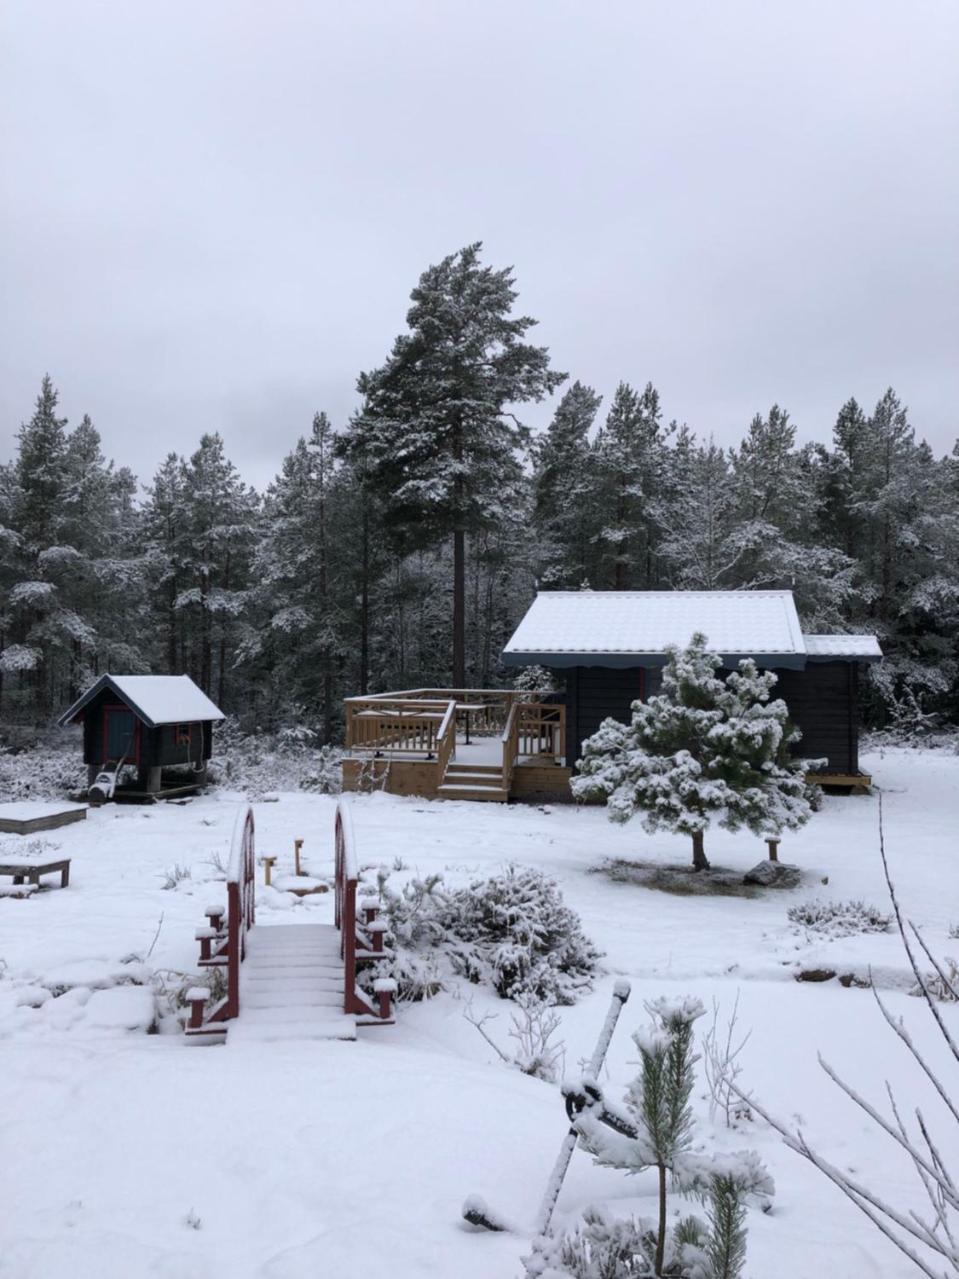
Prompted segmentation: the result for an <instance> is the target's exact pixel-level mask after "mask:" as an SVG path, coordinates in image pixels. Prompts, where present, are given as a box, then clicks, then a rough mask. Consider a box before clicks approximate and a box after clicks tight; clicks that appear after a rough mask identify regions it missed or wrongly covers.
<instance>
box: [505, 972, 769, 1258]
mask: <svg viewBox="0 0 959 1279" xmlns="http://www.w3.org/2000/svg"><path fill="white" fill-rule="evenodd" d="M646 1011H647V1012H648V1013H649V1016H650V1024H649V1026H648V1027H646V1028H644V1029H642V1030H638V1031H636V1032H635V1033H634V1035H633V1042H634V1043H635V1045H636V1047H637V1049H638V1050H639V1064H640V1070H639V1074H638V1075H637V1076H636V1077H635V1078H634V1079H633V1080H632V1082H631V1083H630V1085H629V1088H628V1090H627V1092H626V1097H625V1106H624V1107H623V1108H616V1107H613V1106H611V1105H610V1104H609V1103H608V1102H606V1100H605V1099H604V1097H603V1094H602V1090H601V1089H600V1087H599V1085H598V1083H597V1081H596V1080H591V1079H584V1080H583V1081H582V1083H581V1084H579V1085H572V1084H568V1085H565V1086H564V1091H565V1092H566V1095H567V1103H568V1104H569V1100H570V1098H571V1097H575V1098H576V1099H577V1102H578V1105H577V1106H576V1108H575V1109H574V1112H573V1113H574V1118H573V1127H574V1129H575V1131H576V1132H577V1133H578V1134H579V1137H580V1141H581V1144H582V1145H583V1146H584V1147H585V1149H586V1150H588V1151H589V1152H590V1153H591V1154H592V1156H593V1158H594V1160H595V1161H596V1163H597V1164H600V1165H602V1166H603V1167H608V1168H619V1169H622V1170H623V1171H625V1172H627V1173H630V1174H636V1173H642V1172H645V1171H646V1170H648V1169H650V1170H651V1169H654V1170H655V1171H656V1177H657V1200H658V1209H659V1211H658V1214H657V1219H656V1220H655V1221H654V1222H650V1221H646V1220H644V1219H643V1218H640V1219H638V1220H637V1219H633V1218H629V1219H626V1220H619V1221H617V1222H615V1223H614V1222H612V1221H611V1220H610V1219H608V1218H607V1217H605V1216H604V1215H603V1214H602V1213H599V1212H596V1211H595V1210H592V1211H590V1212H587V1213H586V1214H584V1222H583V1225H582V1226H581V1227H579V1228H578V1229H576V1230H574V1231H572V1232H570V1233H568V1234H566V1235H561V1236H560V1237H558V1238H556V1239H548V1238H547V1239H545V1240H539V1241H537V1245H536V1246H535V1247H534V1252H533V1255H532V1256H530V1257H528V1258H524V1260H525V1261H526V1271H527V1274H528V1275H529V1276H530V1277H531V1279H532V1276H533V1275H543V1274H551V1275H552V1274H555V1275H557V1276H559V1275H571V1276H575V1279H599V1277H600V1276H602V1277H604V1279H605V1276H607V1275H608V1276H610V1279H613V1277H614V1276H619V1275H627V1274H628V1275H635V1276H637V1277H638V1279H647V1277H648V1279H659V1277H661V1276H666V1275H669V1276H675V1279H693V1276H695V1279H740V1276H741V1275H742V1268H743V1265H744V1264H745V1258H746V1230H745V1202H746V1199H747V1197H748V1196H753V1197H755V1198H756V1199H758V1200H759V1201H760V1202H763V1201H766V1202H768V1201H769V1200H770V1199H771V1197H772V1195H773V1194H774V1193H775V1186H774V1184H773V1180H772V1178H771V1177H770V1176H769V1173H768V1172H767V1171H766V1169H765V1168H764V1167H763V1165H762V1163H761V1162H760V1161H759V1158H758V1156H757V1155H756V1154H755V1153H754V1152H752V1151H738V1152H735V1153H733V1154H721V1153H718V1152H717V1153H699V1152H698V1151H697V1152H694V1151H693V1150H692V1144H693V1112H692V1106H691V1104H690V1099H691V1096H692V1090H693V1086H694V1083H695V1069H694V1068H695V1064H696V1062H697V1061H698V1060H699V1058H698V1057H697V1056H696V1054H695V1052H694V1048H693V1040H694V1032H693V1027H694V1024H695V1022H696V1021H697V1020H698V1019H699V1018H700V1017H701V1016H702V1015H703V1012H704V1008H703V1005H702V1003H701V1002H700V1000H698V999H695V998H693V997H691V996H686V997H684V998H680V999H664V998H660V999H656V1000H653V1001H651V1002H650V1003H648V1004H647V1005H646ZM698 1144H699V1143H698V1142H697V1145H698ZM670 1178H671V1181H672V1187H673V1189H674V1190H676V1191H678V1192H679V1193H681V1194H685V1195H691V1196H694V1197H696V1198H698V1199H699V1200H700V1201H702V1202H703V1203H705V1204H706V1206H707V1210H708V1222H703V1221H702V1220H701V1219H700V1218H698V1217H696V1216H693V1215H690V1216H687V1217H682V1218H680V1219H679V1220H677V1221H676V1223H675V1225H674V1226H672V1228H670V1227H669V1225H668V1191H669V1179H670Z"/></svg>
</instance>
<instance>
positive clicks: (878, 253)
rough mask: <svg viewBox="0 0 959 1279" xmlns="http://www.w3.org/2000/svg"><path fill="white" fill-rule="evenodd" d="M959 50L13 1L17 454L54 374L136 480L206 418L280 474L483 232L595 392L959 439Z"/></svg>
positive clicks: (1, 149) (265, 475)
mask: <svg viewBox="0 0 959 1279" xmlns="http://www.w3.org/2000/svg"><path fill="white" fill-rule="evenodd" d="M957 67H959V4H957V3H956V2H955V0H943V2H942V3H924V2H923V0H897V3H893V4H890V3H885V2H884V0H864V2H862V3H856V2H855V0H841V2H840V0H828V2H824V3H816V2H814V0H801V3H785V2H782V0H777V2H776V3H771V2H770V0H759V2H757V3H747V2H744V0H722V2H721V3H716V2H715V0H709V2H708V3H701V4H696V3H687V2H686V0H668V2H664V3H655V4H653V3H647V2H646V0H624V2H622V3H620V2H619V0H605V2H604V0H579V2H577V3H567V2H564V0H541V2H540V0H505V2H502V3H501V2H498V0H497V2H493V0H483V2H482V3H480V2H475V3H466V2H465V0H442V2H440V0H434V2H432V3H429V2H426V0H385V2H382V3H378V2H375V0H336V2H329V3H327V2H324V0H300V2H299V3H294V2H292V0H270V2H269V3H265V2H263V0H256V3H245V2H241V0H202V2H201V0H189V2H188V3H183V2H173V3H171V2H170V0H164V3H146V2H142V3H141V2H131V0H110V2H108V3H97V2H96V0H83V2H82V3H79V2H78V0H3V4H2V6H0V102H2V119H0V164H2V183H3V188H2V192H0V195H2V201H0V204H2V207H0V271H2V278H0V285H2V293H0V297H2V314H0V458H4V457H7V456H9V455H10V453H11V451H12V448H13V441H14V437H15V434H16V431H17V428H18V426H19V424H20V422H21V421H22V420H23V419H24V418H27V417H29V415H30V413H31V411H32V406H33V401H34V399H35V396H36V393H37V389H38V385H39V382H40V378H41V376H42V375H43V373H44V372H45V371H49V372H50V374H51V375H52V376H53V379H54V381H55V383H56V385H57V386H58V387H59V389H60V392H61V405H62V408H63V410H64V412H65V413H66V414H67V415H69V417H70V419H71V421H76V420H78V419H79V417H80V416H81V415H82V414H83V413H84V412H89V413H90V415H91V416H92V418H93V419H94V421H95V423H96V425H97V426H98V427H99V429H100V431H101V433H102V435H103V439H104V447H105V450H106V451H107V453H108V454H109V455H110V456H113V457H115V458H116V460H117V461H118V462H122V463H126V464H129V465H131V466H133V467H134V468H135V469H136V470H137V471H138V472H139V474H140V475H141V478H142V479H144V480H146V479H147V478H149V475H150V473H151V472H152V470H153V468H154V467H155V466H156V464H157V462H158V461H159V460H160V459H161V458H162V456H163V455H164V454H165V453H166V452H168V451H169V450H171V449H174V450H177V451H190V450H192V448H194V447H195V445H196V442H197V440H198V437H199V435H200V434H201V433H202V432H203V431H209V430H219V431H220V432H221V433H222V434H223V436H224V437H225V439H226V442H227V447H228V451H229V453H230V455H231V456H232V457H233V459H234V461H236V463H237V464H238V465H239V466H240V468H241V470H242V471H243V473H244V474H245V475H246V477H247V478H248V479H250V480H251V481H253V482H255V483H257V484H263V483H265V482H266V481H267V480H268V479H269V478H270V476H272V474H274V473H275V471H276V470H277V468H278V466H279V462H280V459H281V457H282V455H283V453H285V452H286V451H287V450H288V449H289V448H290V446H291V445H292V444H293V442H294V441H295V439H296V437H297V435H299V434H300V433H302V432H303V431H305V430H307V429H308V427H309V423H310V419H311V417H312V414H313V411H314V409H317V408H323V409H326V410H327V412H328V413H329V414H330V416H331V417H332V418H333V420H334V422H335V423H336V424H338V425H340V424H342V423H344V422H345V420H346V418H347V416H348V414H349V413H350V411H351V409H352V408H353V407H354V406H355V404H356V402H357V401H356V394H355V379H356V375H357V373H358V372H359V371H360V370H361V369H365V368H370V367H372V366H374V365H376V364H378V363H380V362H381V361H382V359H383V357H384V356H385V354H386V352H387V350H388V348H389V346H390V343H391V341H392V339H393V337H394V335H395V334H396V333H397V332H398V331H400V330H401V329H402V327H403V320H404V315H405V312H406V308H407V304H408V296H409V291H410V289H411V287H412V286H413V285H414V283H415V282H416V279H417V277H418V275H419V273H420V272H421V271H422V270H423V269H424V268H425V267H426V266H427V265H428V264H429V263H431V262H435V261H437V260H439V259H440V258H442V257H443V256H444V255H445V254H447V253H449V252H452V251H454V250H455V249H457V248H458V247H459V246H461V245H463V244H465V243H468V242H470V241H472V240H483V241H485V244H486V260H487V261H488V262H489V263H490V264H492V265H494V266H505V265H508V264H512V265H513V266H514V268H515V271H516V277H517V284H518V287H519V291H520V305H521V307H522V309H523V310H524V311H526V312H527V313H529V314H531V315H533V316H535V317H537V319H538V320H539V321H540V325H539V328H538V329H537V330H536V336H537V338H538V340H539V341H540V342H542V343H544V344H546V345H548V346H549V347H550V349H551V351H552V353H553V360H554V364H555V366H556V367H558V368H560V369H564V370H568V371H569V373H570V374H571V375H572V376H573V377H578V378H580V379H582V380H584V381H586V382H589V383H591V384H592V385H593V386H595V387H596V388H597V389H598V390H599V391H601V392H602V393H603V395H604V396H605V398H606V403H607V404H608V402H609V398H610V396H611V393H612V391H613V389H614V388H615V385H616V382H617V381H618V380H620V379H626V380H629V381H632V382H635V383H639V384H640V385H642V384H645V383H646V382H647V381H652V382H653V383H654V384H655V385H656V386H657V387H658V388H659V390H660V393H661V396H662V399H663V404H664V409H665V412H666V414H667V416H669V417H676V418H678V419H679V420H681V421H686V422H688V423H689V425H690V426H691V427H692V428H693V429H694V430H696V431H697V432H699V433H701V434H710V433H712V434H714V435H715V437H716V438H717V440H719V441H720V442H723V443H731V442H733V441H734V440H735V439H737V438H738V436H739V434H740V433H741V431H742V429H743V427H744V426H745V424H746V423H747V422H748V421H749V419H750V417H751V416H752V415H753V414H754V413H755V412H756V411H764V410H766V409H767V408H768V407H769V405H770V404H771V403H772V402H773V401H778V402H779V403H780V404H782V405H783V406H785V407H786V408H788V410H789V411H790V413H791V414H792V416H793V418H794V420H795V421H796V423H797V425H798V427H799V431H800V436H801V438H803V439H810V438H819V439H826V438H828V436H829V433H830V431H831V427H832V422H833V420H834V418H835V415H836V411H837V409H838V408H839V406H840V404H841V403H842V402H843V401H844V400H845V399H846V398H848V397H849V396H850V395H855V396H856V397H857V398H858V399H859V400H860V402H861V403H863V404H864V405H866V406H867V407H871V406H872V405H873V404H874V403H875V401H876V400H877V399H878V397H879V396H880V394H881V393H882V391H883V390H884V389H885V387H886V386H887V385H889V384H892V385H893V386H895V388H896V389H897V391H898V392H899V394H900V396H901V398H902V399H903V400H904V401H905V402H906V403H907V404H908V405H909V407H910V412H911V419H912V421H913V424H914V425H915V426H916V428H917V431H918V432H919V433H920V434H921V435H924V436H925V437H926V438H928V439H929V441H930V443H932V444H933V445H934V446H935V447H936V449H937V451H944V450H946V449H948V448H951V447H952V444H953V442H954V441H955V439H956V436H957V434H959V412H957V408H959V359H957V355H959V302H957V299H959V216H957V210H959V72H957ZM549 411H550V409H549V406H548V405H546V406H541V407H539V408H536V409H534V410H531V412H530V414H529V420H531V421H533V422H534V423H535V424H541V423H544V422H545V421H546V420H548V416H549Z"/></svg>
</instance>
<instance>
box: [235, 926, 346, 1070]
mask: <svg viewBox="0 0 959 1279" xmlns="http://www.w3.org/2000/svg"><path fill="white" fill-rule="evenodd" d="M246 950H247V955H246V959H245V960H244V962H243V967H242V970H241V974H240V1015H239V1017H238V1018H237V1019H236V1021H234V1022H231V1023H230V1034H229V1037H228V1040H227V1042H228V1043H229V1044H230V1045H231V1046H232V1045H234V1044H241V1043H258V1042H259V1043H262V1042H263V1041H267V1042H276V1041H277V1040H284V1039H355V1038H356V1018H355V1017H354V1016H353V1015H352V1014H349V1015H348V1014H346V1013H344V1011H343V960H342V958H341V957H340V934H339V932H338V931H337V930H336V929H335V928H334V927H333V925H332V924H267V925H266V926H264V925H262V924H260V925H258V926H257V927H256V928H251V929H250V931H249V932H248V933H247V937H246Z"/></svg>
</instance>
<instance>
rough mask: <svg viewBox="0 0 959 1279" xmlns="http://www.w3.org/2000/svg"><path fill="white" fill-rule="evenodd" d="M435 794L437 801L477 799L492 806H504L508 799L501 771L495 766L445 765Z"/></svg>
mask: <svg viewBox="0 0 959 1279" xmlns="http://www.w3.org/2000/svg"><path fill="white" fill-rule="evenodd" d="M436 794H437V798H439V799H471V800H477V799H478V800H487V801H488V802H492V803H494V804H505V803H506V801H507V800H508V799H509V792H508V791H507V789H506V787H505V786H504V785H503V770H502V768H501V767H498V766H497V765H495V764H456V763H452V762H451V763H449V764H447V766H446V773H445V774H444V776H443V781H442V782H441V784H440V786H439V787H438V788H437V791H436Z"/></svg>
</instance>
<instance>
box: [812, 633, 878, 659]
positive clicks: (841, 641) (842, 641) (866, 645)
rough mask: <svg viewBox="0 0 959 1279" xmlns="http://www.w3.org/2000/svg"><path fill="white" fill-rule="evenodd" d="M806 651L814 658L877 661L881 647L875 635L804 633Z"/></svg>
mask: <svg viewBox="0 0 959 1279" xmlns="http://www.w3.org/2000/svg"><path fill="white" fill-rule="evenodd" d="M803 639H804V640H805V641H806V653H807V655H808V656H809V657H810V658H811V659H813V660H815V659H817V658H819V659H820V660H821V659H822V658H825V657H839V658H843V657H844V658H847V659H852V658H855V659H856V660H857V661H860V662H877V661H879V659H880V658H881V657H882V649H881V648H880V647H879V641H878V639H876V637H875V635H804V636H803Z"/></svg>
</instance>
